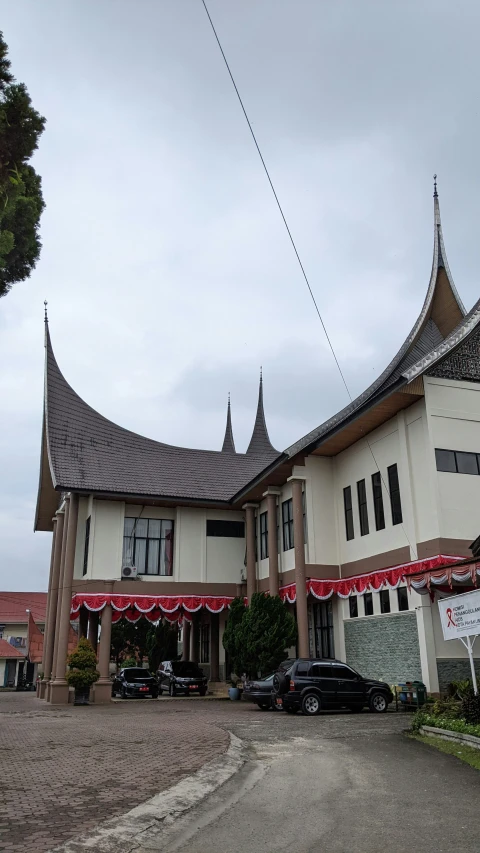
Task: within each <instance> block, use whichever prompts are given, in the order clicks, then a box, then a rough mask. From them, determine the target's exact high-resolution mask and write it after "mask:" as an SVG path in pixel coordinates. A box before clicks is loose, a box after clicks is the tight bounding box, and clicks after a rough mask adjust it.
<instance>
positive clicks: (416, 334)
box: [285, 183, 476, 457]
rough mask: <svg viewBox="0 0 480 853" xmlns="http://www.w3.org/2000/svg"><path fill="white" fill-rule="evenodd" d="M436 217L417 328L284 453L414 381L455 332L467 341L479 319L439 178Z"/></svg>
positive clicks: (444, 349)
mask: <svg viewBox="0 0 480 853" xmlns="http://www.w3.org/2000/svg"><path fill="white" fill-rule="evenodd" d="M433 218H434V232H433V260H432V271H431V274H430V280H429V284H428V289H427V294H426V296H425V301H424V303H423V306H422V309H421V311H420V314H419V315H418V317H417V320H416V321H415V323H414V325H413V328H412V329H411V331H410V333H409V334H408V335H407V337H406V339H405V341H404V342H403V344H402V346H401V347H400V349H399V350H398V352H397V353H396V355H395V356H394V357H393V359H392V360H391V362H390V364H389V365H388V366H387V367H386V368H385V370H384V371H383V373H382V374H381V375H380V376H378V377H377V379H376V380H375V381H374V382H372V384H371V385H370V386H369V387H368V388H367V389H366V390H365V391H364V392H363V393H362V394H360V395H359V396H358V397H356V398H355V399H354V400H352V402H351V403H349V404H348V405H347V406H345V408H343V409H342V410H341V411H340V412H338V413H337V414H336V415H334V416H333V417H332V418H329V420H327V421H325V422H324V423H323V424H321V425H320V426H319V427H316V428H315V429H314V430H312V431H311V432H309V433H308V434H307V435H306V436H304V437H303V438H302V439H300V441H297V442H295V444H292V445H291V446H290V447H289V448H287V450H286V451H285V452H286V453H287V454H288V455H289V456H290V457H291V456H294V455H295V454H296V453H298V452H299V451H302V450H304V449H305V448H307V447H308V446H309V445H312V444H316V443H317V442H321V441H323V440H324V438H325V437H326V436H327V435H329V434H330V433H331V432H332V430H338V429H340V428H341V427H342V425H343V424H344V423H346V422H347V421H350V420H351V419H352V418H353V417H355V416H356V414H357V412H359V411H360V410H364V409H365V408H366V407H369V406H373V405H374V404H375V403H376V402H377V400H378V399H379V398H381V397H383V396H385V394H388V393H389V391H391V390H393V389H394V388H395V387H397V386H400V385H406V384H407V382H408V383H409V382H411V381H412V380H413V379H414V378H416V377H417V376H419V375H420V374H421V373H422V372H424V371H425V369H426V367H427V365H428V364H429V363H430V361H431V359H432V353H433V354H434V353H437V352H438V353H439V352H442V354H443V355H442V356H439V358H440V357H443V356H444V355H445V354H446V353H447V352H448V351H449V350H450V349H451V348H452V347H453V346H456V343H455V340H456V337H455V335H460V339H461V340H463V337H464V335H465V334H466V329H467V326H468V328H469V329H470V331H471V329H472V328H473V326H472V323H474V324H475V321H474V319H473V318H471V314H472V312H475V308H476V306H475V307H474V309H472V312H470V314H469V315H468V316H466V312H465V308H464V306H463V303H462V300H461V299H460V296H459V294H458V291H457V288H456V287H455V283H454V281H453V276H452V274H451V272H450V267H449V265H448V260H447V253H446V251H445V244H444V241H443V233H442V223H441V217H440V204H439V200H438V193H437V187H436V183H435V190H434V196H433ZM467 321H468V322H467ZM462 330H463V331H462ZM422 365H424V366H423V367H422Z"/></svg>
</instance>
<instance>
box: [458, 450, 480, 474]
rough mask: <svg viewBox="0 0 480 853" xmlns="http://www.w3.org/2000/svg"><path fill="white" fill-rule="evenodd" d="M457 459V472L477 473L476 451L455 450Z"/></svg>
mask: <svg viewBox="0 0 480 853" xmlns="http://www.w3.org/2000/svg"><path fill="white" fill-rule="evenodd" d="M455 458H456V460H457V471H458V473H459V474H478V463H477V454H476V453H464V452H463V451H460V450H457V451H456V452H455Z"/></svg>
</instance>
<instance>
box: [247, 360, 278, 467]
mask: <svg viewBox="0 0 480 853" xmlns="http://www.w3.org/2000/svg"><path fill="white" fill-rule="evenodd" d="M254 454H260V455H265V456H270V457H272V456H274V455H275V454H278V450H275V448H274V447H273V445H272V443H271V441H270V439H269V437H268V430H267V424H266V421H265V412H264V410H263V376H262V372H261V371H260V386H259V389H258V403H257V415H256V418H255V424H254V426H253V432H252V437H251V439H250V444H249V445H248V447H247V455H248V456H250V455H254Z"/></svg>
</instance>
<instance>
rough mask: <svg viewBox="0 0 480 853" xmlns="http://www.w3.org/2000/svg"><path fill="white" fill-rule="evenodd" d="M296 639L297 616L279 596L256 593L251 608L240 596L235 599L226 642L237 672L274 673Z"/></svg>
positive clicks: (231, 609)
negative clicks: (294, 615) (295, 616)
mask: <svg viewBox="0 0 480 853" xmlns="http://www.w3.org/2000/svg"><path fill="white" fill-rule="evenodd" d="M232 617H233V618H232ZM296 640H297V625H296V622H295V619H294V618H293V616H292V615H291V614H290V613H289V612H288V610H287V607H286V605H285V604H284V603H283V601H282V600H281V598H279V596H270V595H263V593H255V594H254V595H253V596H252V600H251V603H250V606H249V607H245V606H244V604H243V601H242V600H241V599H235V600H234V601H233V602H232V605H231V607H230V613H229V617H228V622H227V626H226V628H225V632H224V635H223V645H224V648H225V650H226V651H227V653H228V655H229V657H230V662H231V667H232V669H233V670H234V671H235V673H236V674H237V675H242V674H243V673H246V674H247V676H249V677H253V678H255V677H256V676H257V675H258V674H261V675H267V674H268V673H269V672H273V670H275V669H277V667H278V665H279V664H280V663H281V662H282V660H285V658H286V656H287V651H288V649H289V648H290V646H293V645H295V643H296Z"/></svg>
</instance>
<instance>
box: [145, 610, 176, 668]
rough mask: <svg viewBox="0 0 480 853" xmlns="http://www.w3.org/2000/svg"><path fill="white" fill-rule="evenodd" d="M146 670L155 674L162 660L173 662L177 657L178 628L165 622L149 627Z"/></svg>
mask: <svg viewBox="0 0 480 853" xmlns="http://www.w3.org/2000/svg"><path fill="white" fill-rule="evenodd" d="M147 651H148V668H149V670H150V672H153V673H155V672H156V671H157V669H158V667H159V665H160V663H161V662H162V660H175V659H176V658H177V656H178V628H177V626H176V625H170V623H169V622H167V621H166V620H165V621H163V622H159V623H158V625H151V627H150V630H149V632H148V634H147Z"/></svg>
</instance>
